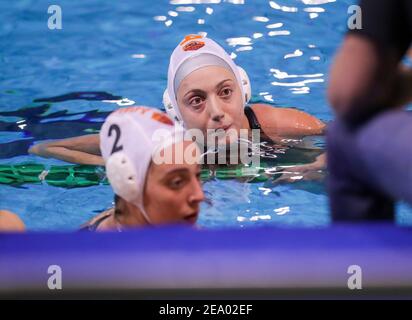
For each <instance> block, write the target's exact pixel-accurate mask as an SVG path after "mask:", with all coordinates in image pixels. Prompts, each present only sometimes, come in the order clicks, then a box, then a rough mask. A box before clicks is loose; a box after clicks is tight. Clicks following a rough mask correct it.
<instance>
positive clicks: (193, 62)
mask: <svg viewBox="0 0 412 320" xmlns="http://www.w3.org/2000/svg"><path fill="white" fill-rule="evenodd" d="M206 66H220V67H223V68H226V69H228V70H230V71H231V72H232V73H233V74H234V75H235V77H236V80H237V82H238V84H239V87H240V90H241V92H242V96H243V97H244V105H246V103H247V102H248V101H249V99H250V96H251V86H250V81H249V78H248V76H247V74H246V72H245V71H244V70H243V69H242V68H241V67H239V66H237V65H236V64H235V63H234V62H233V60H232V58H231V57H230V56H229V55H228V54H227V53H226V51H225V50H224V49H223V48H222V47H221V46H219V45H218V44H217V43H216V42H214V41H213V40H212V39H209V38H206V37H202V36H201V35H198V34H190V35H187V36H186V37H185V38H184V39H183V41H182V42H180V44H179V45H178V46H177V47H176V48H175V50H174V51H173V53H172V55H171V57H170V63H169V71H168V78H167V89H166V90H165V92H164V94H163V104H164V106H165V109H166V111H167V113H168V114H169V116H170V117H171V118H172V119H173V120H174V121H175V122H177V123H179V124H181V125H183V126H184V124H183V121H182V116H181V113H180V110H179V107H178V104H177V100H176V93H177V90H178V88H179V85H180V82H181V81H182V80H183V79H184V78H185V77H186V76H187V75H189V74H190V73H191V72H193V71H195V70H197V69H200V68H203V67H206Z"/></svg>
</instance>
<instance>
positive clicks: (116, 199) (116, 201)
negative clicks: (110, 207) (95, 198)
mask: <svg viewBox="0 0 412 320" xmlns="http://www.w3.org/2000/svg"><path fill="white" fill-rule="evenodd" d="M119 202H120V197H119V196H118V195H117V194H115V195H114V214H115V215H119V214H121V213H122V211H121V210H120V208H119Z"/></svg>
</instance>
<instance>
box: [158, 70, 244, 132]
mask: <svg viewBox="0 0 412 320" xmlns="http://www.w3.org/2000/svg"><path fill="white" fill-rule="evenodd" d="M237 69H238V71H239V74H240V79H241V81H242V87H243V92H244V93H245V96H244V97H243V102H244V104H245V105H246V104H247V103H248V102H249V101H250V97H251V96H252V86H251V85H250V80H249V76H248V75H247V73H246V71H245V69H243V68H242V67H239V66H237ZM163 106H164V107H165V109H166V112H167V114H168V115H169V117H170V118H172V119H173V121H174V122H175V123H178V124H181V125H183V120H182V119H180V117H179V115H178V114H177V113H176V110H175V108H174V107H173V104H172V101H171V99H170V96H169V93H168V92H167V88H166V90H165V91H164V93H163Z"/></svg>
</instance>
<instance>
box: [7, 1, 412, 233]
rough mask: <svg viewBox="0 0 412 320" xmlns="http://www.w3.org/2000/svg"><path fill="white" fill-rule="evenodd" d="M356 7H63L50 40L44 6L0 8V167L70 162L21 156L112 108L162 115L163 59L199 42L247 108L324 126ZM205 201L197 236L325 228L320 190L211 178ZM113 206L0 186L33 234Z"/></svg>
mask: <svg viewBox="0 0 412 320" xmlns="http://www.w3.org/2000/svg"><path fill="white" fill-rule="evenodd" d="M354 2H355V1H352V0H341V1H333V0H301V1H298V0H294V1H292V0H290V1H286V0H277V1H248V0H246V1H242V0H231V1H229V0H227V1H219V0H210V1H192V0H171V1H148V0H145V1H132V0H127V1H97V0H91V1H87V2H84V1H60V2H59V5H60V6H61V9H62V17H63V20H62V22H63V23H62V26H63V28H62V29H61V30H49V29H48V27H47V19H48V17H49V15H48V13H47V9H48V6H49V5H50V4H51V3H50V1H34V0H33V1H30V0H23V1H10V2H9V1H7V2H6V1H1V2H0V21H1V23H0V66H1V67H0V70H1V72H0V164H3V163H7V164H13V163H14V164H16V163H22V162H25V161H34V162H37V163H43V164H46V165H47V166H50V165H52V164H66V163H64V162H62V161H58V160H52V159H42V158H39V157H36V156H31V155H28V154H27V149H28V147H29V146H30V145H31V144H33V143H34V142H39V141H45V140H47V139H60V138H65V137H71V136H76V135H81V134H86V133H91V132H96V130H98V129H99V127H100V125H101V123H102V122H103V121H104V118H105V117H106V116H107V114H108V113H110V112H111V111H113V110H115V109H116V108H118V107H120V106H119V105H128V104H132V103H135V104H140V105H149V106H155V107H159V108H161V106H162V103H161V101H162V94H163V91H164V88H165V86H166V75H167V66H168V59H169V56H170V53H171V52H172V50H173V48H174V47H175V45H176V44H177V43H178V41H180V40H181V39H182V38H183V36H184V35H185V34H188V33H198V32H202V33H207V35H208V36H209V37H211V38H213V39H214V40H216V41H218V42H219V43H220V44H221V45H223V46H224V47H225V49H226V50H227V51H228V52H229V53H231V54H232V56H233V57H234V59H235V61H236V63H238V64H239V65H241V66H242V67H243V68H244V69H246V71H247V72H248V74H249V77H250V79H251V82H252V91H253V99H254V101H261V102H267V103H272V104H275V105H277V106H288V107H296V108H298V109H300V110H304V111H307V112H309V113H311V114H313V115H315V116H317V117H319V118H321V119H322V120H325V121H329V120H331V119H332V113H331V112H330V109H329V107H328V105H327V102H326V100H325V88H326V83H327V74H328V69H329V66H330V63H331V59H332V57H333V54H334V52H335V50H336V48H337V46H338V45H339V43H340V41H341V39H342V35H343V33H344V32H345V26H346V19H347V17H348V14H347V9H348V6H349V5H350V4H353V3H354ZM195 3H196V4H195ZM78 92H94V93H89V94H76V93H78ZM96 92H100V93H99V94H96ZM59 96H60V98H57V99H56V98H53V97H59ZM205 191H206V196H207V197H208V199H209V201H208V203H205V204H204V205H203V206H202V215H201V218H200V225H201V226H204V227H226V226H232V227H233V226H234V227H251V226H256V225H277V226H290V225H292V226H308V227H322V226H326V225H328V224H329V222H330V216H329V214H328V208H327V197H326V193H325V188H324V185H323V184H322V183H315V182H298V183H293V184H281V185H279V184H276V183H273V182H265V183H253V184H251V183H243V182H240V181H235V180H216V181H209V182H207V183H206V184H205ZM112 197H113V194H112V192H111V190H110V187H109V186H104V185H99V186H94V187H87V188H75V189H64V188H59V187H52V186H49V185H47V184H43V185H29V184H27V185H24V186H21V187H12V186H8V185H0V208H3V209H9V210H12V211H14V212H16V213H18V214H19V215H20V216H21V217H22V219H23V220H24V222H25V223H26V225H27V227H28V228H29V229H32V230H42V229H52V230H73V229H76V228H77V227H78V226H79V225H80V224H81V223H83V222H85V221H87V220H88V219H89V218H90V217H92V216H94V215H95V214H96V213H98V212H100V211H102V210H104V209H106V208H108V207H109V206H111V204H112ZM411 213H412V210H411V209H410V208H409V207H407V206H406V205H401V206H400V210H399V213H398V216H397V221H398V223H400V224H402V225H408V224H409V225H410V224H412V214H411Z"/></svg>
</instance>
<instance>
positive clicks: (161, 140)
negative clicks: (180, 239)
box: [82, 107, 204, 231]
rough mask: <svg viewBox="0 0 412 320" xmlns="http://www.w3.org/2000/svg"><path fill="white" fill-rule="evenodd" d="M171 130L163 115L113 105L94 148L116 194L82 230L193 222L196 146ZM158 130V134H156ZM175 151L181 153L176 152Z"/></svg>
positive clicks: (198, 192) (197, 199)
mask: <svg viewBox="0 0 412 320" xmlns="http://www.w3.org/2000/svg"><path fill="white" fill-rule="evenodd" d="M174 129H175V127H174V126H173V122H172V120H171V119H170V118H169V117H167V116H166V115H165V114H163V113H161V112H159V111H158V110H156V109H152V108H146V107H130V108H124V109H119V110H117V111H115V112H113V113H112V114H111V115H110V116H109V117H108V118H107V119H106V121H105V123H104V124H103V126H102V129H101V131H100V148H101V151H102V156H103V159H104V161H105V165H106V173H107V177H108V179H109V182H110V185H111V186H112V188H113V191H114V193H115V195H116V196H115V207H114V208H113V209H109V210H107V211H106V212H103V213H101V214H99V215H98V216H96V217H95V218H93V219H92V220H90V221H89V222H88V223H86V224H85V225H84V226H83V227H82V230H89V231H104V230H115V231H116V230H117V231H122V230H124V229H126V228H133V227H138V226H145V225H162V224H179V223H183V224H189V225H193V224H195V223H196V221H197V218H198V215H199V205H200V203H201V202H202V201H203V200H204V194H203V190H202V185H201V183H200V166H199V164H198V162H199V161H198V160H199V152H200V150H199V149H198V147H197V146H196V144H195V143H193V142H192V141H186V140H184V139H183V135H182V136H181V138H180V136H179V135H177V134H176V131H175V130H174ZM159 133H162V134H163V135H162V136H161V137H159V136H158V138H156V134H159ZM179 150H180V152H183V153H184V157H179V154H178V152H179ZM167 160H169V161H167ZM179 160H181V161H179Z"/></svg>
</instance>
